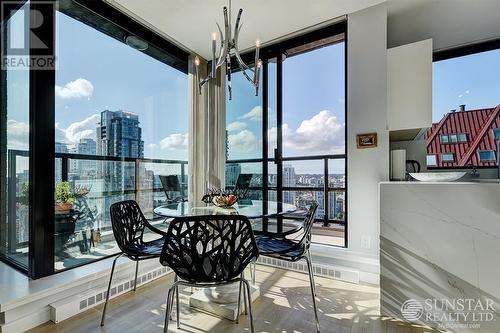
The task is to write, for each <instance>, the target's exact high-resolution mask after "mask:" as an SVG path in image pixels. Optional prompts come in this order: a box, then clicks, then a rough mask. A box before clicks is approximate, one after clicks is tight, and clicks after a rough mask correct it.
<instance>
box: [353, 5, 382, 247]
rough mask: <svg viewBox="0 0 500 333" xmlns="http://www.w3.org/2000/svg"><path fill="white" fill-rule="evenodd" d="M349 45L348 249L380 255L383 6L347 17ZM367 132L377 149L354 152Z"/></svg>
mask: <svg viewBox="0 0 500 333" xmlns="http://www.w3.org/2000/svg"><path fill="white" fill-rule="evenodd" d="M347 45H348V49H347V52H348V61H347V63H348V68H347V82H348V88H347V89H348V101H347V129H348V136H347V140H348V143H347V144H348V152H347V154H348V155H347V156H348V165H347V167H348V171H347V172H348V179H347V181H348V199H347V200H348V201H347V203H348V208H347V209H348V224H349V226H348V230H349V250H350V251H355V252H357V253H363V254H366V255H369V256H370V255H373V256H378V253H379V231H380V228H379V224H380V223H379V218H380V214H379V209H380V207H379V199H378V183H379V182H380V181H385V180H387V179H388V178H389V135H388V132H387V131H386V125H387V122H386V115H387V49H386V45H387V7H386V4H380V5H376V6H373V7H370V8H367V9H365V10H362V11H359V12H356V13H353V14H350V15H349V17H348V23H347ZM370 132H377V133H378V147H377V148H374V149H357V147H356V135H357V134H363V133H370ZM363 238H365V239H366V240H368V241H369V243H370V244H369V247H368V248H366V246H362V239H363Z"/></svg>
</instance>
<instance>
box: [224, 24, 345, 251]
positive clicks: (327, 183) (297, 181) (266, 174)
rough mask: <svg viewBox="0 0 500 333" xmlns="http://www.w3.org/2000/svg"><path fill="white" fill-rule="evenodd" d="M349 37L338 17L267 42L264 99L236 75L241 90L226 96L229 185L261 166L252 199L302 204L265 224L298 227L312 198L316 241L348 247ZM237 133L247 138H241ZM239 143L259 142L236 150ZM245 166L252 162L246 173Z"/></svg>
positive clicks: (277, 228)
mask: <svg viewBox="0 0 500 333" xmlns="http://www.w3.org/2000/svg"><path fill="white" fill-rule="evenodd" d="M345 39H346V31H345V24H339V25H337V26H335V27H329V28H326V29H323V30H321V31H318V32H315V33H311V34H307V35H304V36H301V37H298V38H296V39H294V40H290V41H286V42H283V43H281V44H278V45H274V46H271V47H269V48H268V49H264V52H262V54H264V56H265V59H264V66H263V78H262V80H261V82H262V89H263V91H262V94H260V96H259V97H258V98H257V97H254V96H253V94H251V91H250V90H251V87H250V85H248V83H247V82H246V81H245V80H241V82H239V81H233V85H234V89H233V91H235V92H237V91H241V95H242V96H241V97H240V98H239V99H238V98H237V97H235V98H233V100H232V101H227V119H228V138H229V139H228V152H229V154H228V163H227V174H226V182H227V185H229V186H231V185H232V184H233V183H234V181H235V180H236V178H237V174H238V173H240V172H241V173H253V172H254V170H255V172H256V174H254V177H253V179H254V180H256V181H254V184H253V187H252V189H254V191H257V190H262V192H261V193H259V195H255V196H254V198H256V199H257V198H258V199H264V200H275V201H279V202H284V203H289V204H294V205H295V206H297V208H298V211H297V213H296V214H291V215H289V216H285V217H283V218H278V219H269V220H265V221H263V223H262V229H263V230H264V231H266V230H267V231H278V232H281V231H284V230H286V229H287V228H291V227H294V226H295V225H296V224H297V223H300V222H299V221H300V220H301V218H302V217H301V216H302V213H303V212H304V211H305V210H306V209H307V207H308V206H309V204H310V203H311V202H312V201H313V200H314V201H317V202H318V204H319V209H318V211H317V213H316V223H315V225H314V228H313V241H315V242H318V243H323V244H328V245H336V246H347V244H346V231H347V218H346V215H347V214H346V205H347V193H346V188H347V186H346V180H347V177H346V161H347V156H346V140H345V138H346V130H347V129H346V107H345V96H346V89H345V87H346V82H345V77H346V72H345V66H346V63H345V59H346V54H345V48H346V43H345ZM238 73H240V72H239V71H238V70H235V75H233V77H234V76H237V75H238ZM247 88H248V89H247ZM247 90H248V91H247ZM249 96H252V97H251V98H252V100H253V103H251V106H252V108H250V105H248V102H246V100H247V99H250V97H249ZM250 115H252V117H251V116H250ZM256 120H258V123H259V124H260V128H256V125H257V123H255V121H256ZM259 132H260V133H261V134H260V135H259ZM235 138H239V139H241V140H243V138H245V140H246V141H244V142H245V143H244V144H243V145H236V142H235ZM250 139H251V140H250ZM240 146H241V148H244V149H250V147H260V149H257V148H255V149H253V153H252V154H246V155H244V154H240V155H237V154H234V153H233V151H234V150H236V149H237V148H238V147H240ZM243 165H253V169H250V168H247V172H243V171H242V170H241V169H242V166H243ZM257 170H258V171H257ZM256 193H258V192H256Z"/></svg>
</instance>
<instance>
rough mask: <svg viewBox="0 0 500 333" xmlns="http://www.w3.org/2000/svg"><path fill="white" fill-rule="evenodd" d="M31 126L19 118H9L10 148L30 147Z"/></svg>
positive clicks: (8, 136) (8, 144)
mask: <svg viewBox="0 0 500 333" xmlns="http://www.w3.org/2000/svg"><path fill="white" fill-rule="evenodd" d="M29 135H30V126H29V125H28V124H27V123H24V122H22V121H17V120H12V119H11V120H7V138H8V140H7V147H8V148H9V149H21V150H23V149H29Z"/></svg>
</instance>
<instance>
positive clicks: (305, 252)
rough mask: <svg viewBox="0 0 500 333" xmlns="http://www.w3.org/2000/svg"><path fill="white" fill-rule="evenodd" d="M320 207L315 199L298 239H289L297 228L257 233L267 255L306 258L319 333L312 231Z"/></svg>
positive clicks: (258, 244)
mask: <svg viewBox="0 0 500 333" xmlns="http://www.w3.org/2000/svg"><path fill="white" fill-rule="evenodd" d="M317 209H318V203H317V202H316V201H313V202H312V203H311V205H310V207H309V209H308V211H307V213H306V216H305V218H304V224H303V226H302V228H301V232H302V233H303V234H302V237H300V239H298V240H293V239H289V238H288V236H289V235H290V234H292V233H297V231H299V230H297V229H295V230H292V231H293V232H292V231H291V232H286V233H281V234H276V233H262V234H259V235H256V236H255V238H256V242H257V247H258V248H259V253H260V254H261V255H263V256H266V257H271V258H275V259H281V260H285V261H291V262H295V261H298V260H301V259H304V260H305V261H306V262H307V268H308V271H309V282H310V285H311V293H312V303H313V308H314V317H315V319H316V331H317V332H318V333H319V320H318V310H317V307H316V288H315V285H314V271H313V267H312V260H311V252H310V251H309V247H310V245H311V231H312V227H313V223H314V215H315V214H316V210H317ZM252 279H253V282H254V283H255V264H254V267H253V274H252Z"/></svg>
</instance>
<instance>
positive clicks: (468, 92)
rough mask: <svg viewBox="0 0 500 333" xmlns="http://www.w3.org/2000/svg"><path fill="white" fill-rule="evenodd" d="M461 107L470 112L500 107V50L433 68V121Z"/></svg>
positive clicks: (474, 55)
mask: <svg viewBox="0 0 500 333" xmlns="http://www.w3.org/2000/svg"><path fill="white" fill-rule="evenodd" d="M460 104H465V105H466V110H474V109H481V108H492V107H496V106H497V105H498V104H500V49H497V50H493V51H488V52H483V53H477V54H472V55H468V56H464V57H459V58H452V59H448V60H442V61H437V62H435V63H434V64H433V86H432V110H433V112H432V121H433V122H439V120H441V118H442V117H443V115H444V114H446V113H447V112H449V111H450V110H453V109H455V110H458V108H459V105H460Z"/></svg>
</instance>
